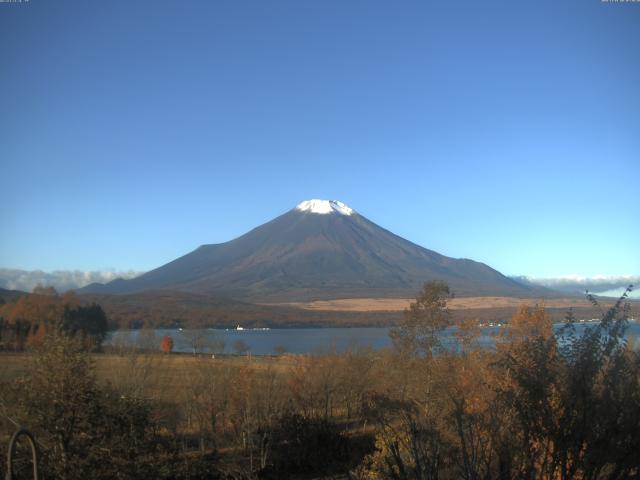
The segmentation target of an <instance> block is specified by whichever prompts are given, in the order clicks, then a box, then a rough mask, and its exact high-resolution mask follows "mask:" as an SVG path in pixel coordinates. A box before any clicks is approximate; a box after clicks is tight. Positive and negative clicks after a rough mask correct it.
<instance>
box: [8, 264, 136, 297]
mask: <svg viewBox="0 0 640 480" xmlns="http://www.w3.org/2000/svg"><path fill="white" fill-rule="evenodd" d="M142 273H144V272H135V271H133V270H129V271H126V272H117V271H113V270H107V271H81V270H56V271H53V272H43V271H42V270H32V271H27V270H16V269H10V268H0V288H6V289H8V290H22V291H24V292H31V291H32V290H33V288H34V287H35V286H36V285H44V286H46V287H54V288H55V289H56V290H57V291H58V292H65V291H67V290H71V289H75V288H81V287H84V286H85V285H89V284H90V283H95V282H98V283H106V282H110V281H111V280H115V279H116V278H133V277H137V276H138V275H140V274H142Z"/></svg>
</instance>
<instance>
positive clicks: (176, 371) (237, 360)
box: [0, 352, 296, 401]
mask: <svg viewBox="0 0 640 480" xmlns="http://www.w3.org/2000/svg"><path fill="white" fill-rule="evenodd" d="M91 358H92V360H93V362H94V365H95V374H96V378H97V380H98V382H99V383H100V384H102V385H108V384H110V385H113V386H115V387H117V388H119V389H124V390H127V389H128V388H129V389H130V388H136V387H137V388H143V389H144V391H145V397H147V398H153V399H158V400H167V401H174V400H175V399H176V398H177V397H179V396H180V395H181V394H182V393H183V392H185V391H186V390H188V389H189V387H191V386H192V385H193V384H194V382H195V380H196V377H198V376H200V375H202V374H205V373H207V372H208V371H209V372H210V371H214V370H215V371H223V370H227V371H229V370H240V369H247V368H249V369H251V370H252V371H254V372H260V371H268V370H272V371H276V372H278V373H284V372H287V371H289V370H290V369H292V368H293V366H294V364H295V362H296V357H293V356H289V355H283V356H279V357H276V356H251V357H250V356H224V357H221V356H217V357H216V358H215V359H213V358H211V357H210V356H207V355H203V356H198V357H194V356H193V355H189V354H170V355H164V354H150V353H134V352H128V353H125V354H115V353H110V354H93V355H92V356H91ZM30 361H32V355H31V354H30V353H1V354H0V382H4V381H12V380H14V379H16V378H19V377H20V376H22V375H24V374H25V373H26V372H27V370H28V365H29V362H30Z"/></svg>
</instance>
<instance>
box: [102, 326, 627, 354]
mask: <svg viewBox="0 0 640 480" xmlns="http://www.w3.org/2000/svg"><path fill="white" fill-rule="evenodd" d="M562 325H563V324H561V323H559V324H556V325H555V328H556V329H558V328H560V327H561V326H562ZM587 325H589V323H578V324H576V329H577V331H578V333H580V332H581V331H582V329H583V328H585V327H586V326H587ZM454 331H455V330H454V329H453V328H451V329H447V330H445V331H444V332H443V334H442V343H443V344H444V345H445V346H447V347H448V348H455V337H454V335H453V334H454ZM499 331H500V327H495V326H494V327H483V328H481V333H482V334H481V337H480V339H479V343H480V344H481V345H483V346H485V347H487V348H491V347H493V345H494V343H495V336H496V335H497V334H498V333H499ZM165 335H169V336H170V337H171V338H172V339H173V342H174V347H173V351H174V352H193V345H194V344H195V345H196V349H197V350H198V351H202V352H205V353H212V352H216V353H218V352H222V351H224V353H236V349H235V348H234V345H235V344H236V342H238V341H241V342H242V343H244V344H245V345H246V346H247V347H248V349H249V350H248V351H250V352H251V353H252V354H253V355H271V354H274V353H276V351H277V350H278V349H279V348H282V349H283V350H284V351H286V352H289V353H296V354H301V353H321V352H323V351H328V350H336V351H338V352H343V351H345V350H347V349H349V348H372V349H374V350H379V349H382V348H385V347H389V346H391V340H390V338H389V328H363V327H361V328H273V329H246V330H235V329H229V330H226V329H213V328H210V329H184V330H176V329H156V330H153V331H152V332H149V331H147V332H144V331H143V330H118V331H116V332H110V333H109V334H108V336H107V339H106V341H105V345H111V346H116V345H128V346H135V345H138V346H144V347H146V348H155V347H154V346H157V348H158V349H159V348H160V340H161V339H162V337H164V336H165ZM627 336H628V337H629V338H631V339H632V341H633V342H634V344H635V345H636V346H640V324H638V323H635V322H634V323H630V324H629V328H628V330H627ZM223 349H224V350H223Z"/></svg>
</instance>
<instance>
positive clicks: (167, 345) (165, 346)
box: [160, 335, 173, 353]
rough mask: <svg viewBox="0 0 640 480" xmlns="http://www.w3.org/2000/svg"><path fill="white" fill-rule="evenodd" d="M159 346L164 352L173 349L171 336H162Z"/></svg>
mask: <svg viewBox="0 0 640 480" xmlns="http://www.w3.org/2000/svg"><path fill="white" fill-rule="evenodd" d="M160 348H161V349H162V351H163V352H164V353H171V350H173V338H171V337H170V336H169V335H165V336H164V337H162V341H161V342H160Z"/></svg>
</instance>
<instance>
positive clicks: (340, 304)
mask: <svg viewBox="0 0 640 480" xmlns="http://www.w3.org/2000/svg"><path fill="white" fill-rule="evenodd" d="M412 301H413V299H410V298H344V299H338V300H316V301H313V302H289V303H279V304H277V305H283V306H291V307H297V308H303V309H305V310H320V311H343V312H376V311H387V312H397V311H402V310H404V309H405V308H407V307H408V306H409V303H411V302H412ZM536 303H537V304H541V305H544V306H545V307H548V308H570V307H573V308H580V307H583V308H586V307H589V306H590V303H589V301H588V300H587V299H582V298H554V299H547V300H544V299H537V300H536V299H531V298H512V297H465V298H454V299H453V300H451V301H450V302H449V306H450V308H451V309H452V310H466V309H471V308H473V309H477V308H480V309H482V308H510V307H517V306H519V305H532V304H536Z"/></svg>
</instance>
